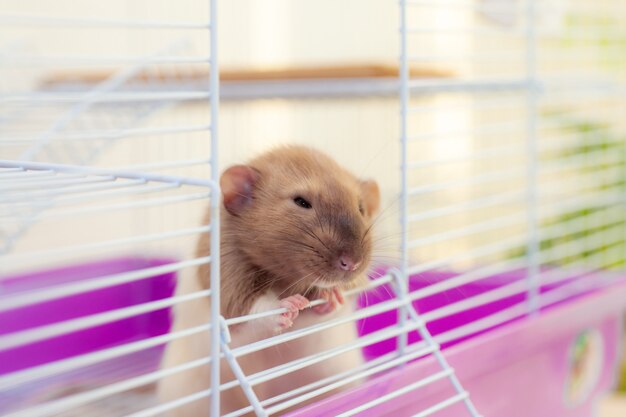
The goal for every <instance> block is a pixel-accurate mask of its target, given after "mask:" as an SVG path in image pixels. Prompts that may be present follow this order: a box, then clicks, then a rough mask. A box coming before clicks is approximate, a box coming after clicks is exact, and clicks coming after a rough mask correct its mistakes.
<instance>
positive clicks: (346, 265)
mask: <svg viewBox="0 0 626 417" xmlns="http://www.w3.org/2000/svg"><path fill="white" fill-rule="evenodd" d="M359 265H361V263H360V262H354V260H352V258H351V257H349V256H347V255H341V256H340V257H339V259H337V267H338V268H339V269H341V270H343V271H356V270H357V268H358V267H359Z"/></svg>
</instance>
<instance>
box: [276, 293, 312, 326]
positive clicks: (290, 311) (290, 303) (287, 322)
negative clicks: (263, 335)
mask: <svg viewBox="0 0 626 417" xmlns="http://www.w3.org/2000/svg"><path fill="white" fill-rule="evenodd" d="M279 305H280V307H282V308H286V309H287V311H286V312H284V313H282V314H281V315H280V316H279V317H278V328H279V329H278V330H284V329H288V328H290V327H291V326H293V321H294V320H295V319H296V317H298V314H299V313H300V310H303V309H305V308H307V307H308V306H309V300H308V299H307V298H305V297H303V296H301V295H300V294H296V295H292V296H291V297H287V298H283V299H282V300H280V303H279Z"/></svg>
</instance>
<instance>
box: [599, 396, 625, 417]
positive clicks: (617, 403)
mask: <svg viewBox="0 0 626 417" xmlns="http://www.w3.org/2000/svg"><path fill="white" fill-rule="evenodd" d="M598 417H626V396H624V395H621V396H612V397H609V398H607V399H606V400H604V401H603V402H602V405H601V406H600V413H599V414H598Z"/></svg>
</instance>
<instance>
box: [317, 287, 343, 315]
mask: <svg viewBox="0 0 626 417" xmlns="http://www.w3.org/2000/svg"><path fill="white" fill-rule="evenodd" d="M320 296H321V298H323V299H324V300H326V302H325V303H324V304H320V305H318V306H315V307H313V308H312V310H313V311H314V312H315V313H317V314H329V313H332V312H333V311H335V310H336V309H337V306H339V305H343V303H344V302H345V299H344V298H343V294H342V293H341V291H340V290H339V288H336V287H335V288H329V289H325V290H323V291H322V293H321V294H320Z"/></svg>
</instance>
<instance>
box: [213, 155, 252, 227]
mask: <svg viewBox="0 0 626 417" xmlns="http://www.w3.org/2000/svg"><path fill="white" fill-rule="evenodd" d="M258 180H259V171H257V170H256V169H254V168H252V167H249V166H246V165H234V166H232V167H230V168H228V169H227V170H226V171H224V173H223V174H222V176H221V178H220V187H221V189H222V195H223V196H224V207H225V208H226V210H227V211H228V212H229V213H230V214H232V215H234V216H238V215H239V213H240V212H241V210H243V209H244V208H245V207H247V206H249V205H250V204H251V203H252V200H253V199H254V187H255V185H256V183H257V181H258Z"/></svg>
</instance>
